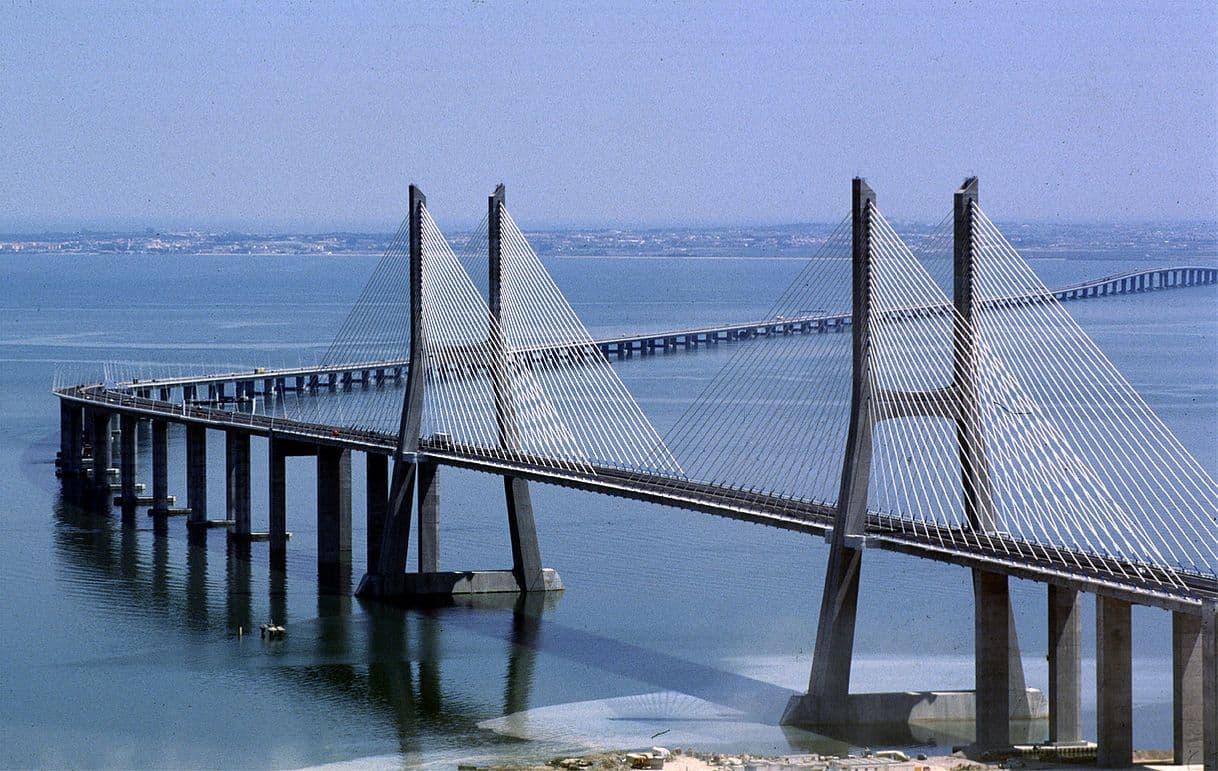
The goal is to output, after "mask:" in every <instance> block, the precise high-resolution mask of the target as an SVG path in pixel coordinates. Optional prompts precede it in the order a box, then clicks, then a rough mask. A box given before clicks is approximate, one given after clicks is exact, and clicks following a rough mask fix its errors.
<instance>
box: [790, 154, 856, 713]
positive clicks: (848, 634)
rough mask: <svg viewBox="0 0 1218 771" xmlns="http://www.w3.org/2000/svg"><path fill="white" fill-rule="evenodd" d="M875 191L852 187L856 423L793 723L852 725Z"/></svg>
mask: <svg viewBox="0 0 1218 771" xmlns="http://www.w3.org/2000/svg"><path fill="white" fill-rule="evenodd" d="M874 206H875V192H874V191H873V190H872V189H871V188H870V187H869V186H868V185H867V182H866V181H865V180H863V179H862V178H859V177H856V178H855V179H854V181H853V183H852V186H851V265H852V269H851V275H852V279H851V304H852V310H851V337H852V340H851V361H852V362H853V372H852V379H851V386H850V424H849V428H848V430H847V434H846V453H845V457H844V458H843V462H842V477H841V487H840V489H839V492H838V499H837V518H836V521H835V523H834V527H833V533H832V535H831V536H830V541H829V563H828V565H827V567H826V569H825V583H824V589H823V591H822V594H821V604H820V617H819V620H818V622H817V626H816V647H815V649H814V651H813V654H812V672H811V674H810V675H809V678H808V693H807V695H805V696H803V697H802V698H796V699H792V701H791V703H790V705H788V707H787V711H786V713H785V714H784V715H783V718H782V722H783V723H784V724H788V725H818V724H833V723H844V722H846V720H845V716H846V715H847V714H848V700H849V695H850V667H851V663H852V660H853V657H854V625H855V617H856V615H857V612H858V593H859V572H860V570H861V568H862V560H863V552H862V543H861V539H862V537H863V529H864V525H865V522H866V516H867V483H868V481H869V479H870V477H871V450H872V447H871V429H872V424H873V422H874V419H873V416H872V414H871V406H872V394H871V377H870V372H869V360H870V356H869V349H870V346H871V340H870V332H869V330H870V326H871V325H870V319H871V223H870V220H871V210H872V208H873V207H874Z"/></svg>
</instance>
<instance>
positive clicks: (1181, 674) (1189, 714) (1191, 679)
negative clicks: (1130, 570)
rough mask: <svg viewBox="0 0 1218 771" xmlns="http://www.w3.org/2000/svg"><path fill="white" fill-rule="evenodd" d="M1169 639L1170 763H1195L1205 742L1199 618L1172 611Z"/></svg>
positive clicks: (1199, 758) (1201, 645) (1202, 665)
mask: <svg viewBox="0 0 1218 771" xmlns="http://www.w3.org/2000/svg"><path fill="white" fill-rule="evenodd" d="M1171 622H1172V623H1171V636H1172V672H1171V674H1172V755H1173V758H1174V759H1173V760H1172V762H1173V763H1175V764H1176V765H1180V766H1183V765H1189V764H1194V763H1198V762H1200V760H1201V757H1202V753H1203V752H1204V743H1205V730H1204V728H1205V714H1204V712H1205V693H1204V691H1205V689H1204V682H1203V679H1202V678H1203V675H1202V670H1203V669H1204V663H1203V659H1204V645H1203V643H1202V634H1201V627H1202V621H1201V617H1200V616H1196V615H1192V614H1190V613H1181V612H1180V611H1175V612H1174V613H1172V617H1171Z"/></svg>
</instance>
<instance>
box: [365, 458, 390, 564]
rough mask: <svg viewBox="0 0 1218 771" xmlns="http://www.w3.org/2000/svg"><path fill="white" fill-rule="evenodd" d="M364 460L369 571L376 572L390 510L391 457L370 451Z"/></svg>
mask: <svg viewBox="0 0 1218 771" xmlns="http://www.w3.org/2000/svg"><path fill="white" fill-rule="evenodd" d="M364 462H365V468H364V476H365V485H364V490H365V492H366V498H365V500H366V504H365V510H364V523H365V527H364V530H365V533H366V534H367V540H368V546H367V548H368V572H369V573H375V572H376V566H377V565H378V564H380V561H381V538H382V537H383V536H384V533H385V517H386V515H387V514H388V511H389V458H388V457H387V456H385V455H375V454H373V453H368V454H367V455H365V461H364Z"/></svg>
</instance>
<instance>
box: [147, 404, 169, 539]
mask: <svg viewBox="0 0 1218 771" xmlns="http://www.w3.org/2000/svg"><path fill="white" fill-rule="evenodd" d="M149 513H150V514H151V515H152V530H153V532H154V533H156V534H157V535H165V534H166V533H167V532H168V531H169V522H168V517H169V424H168V423H167V422H166V421H165V420H163V419H161V418H154V419H153V421H152V510H151V511H150V512H149Z"/></svg>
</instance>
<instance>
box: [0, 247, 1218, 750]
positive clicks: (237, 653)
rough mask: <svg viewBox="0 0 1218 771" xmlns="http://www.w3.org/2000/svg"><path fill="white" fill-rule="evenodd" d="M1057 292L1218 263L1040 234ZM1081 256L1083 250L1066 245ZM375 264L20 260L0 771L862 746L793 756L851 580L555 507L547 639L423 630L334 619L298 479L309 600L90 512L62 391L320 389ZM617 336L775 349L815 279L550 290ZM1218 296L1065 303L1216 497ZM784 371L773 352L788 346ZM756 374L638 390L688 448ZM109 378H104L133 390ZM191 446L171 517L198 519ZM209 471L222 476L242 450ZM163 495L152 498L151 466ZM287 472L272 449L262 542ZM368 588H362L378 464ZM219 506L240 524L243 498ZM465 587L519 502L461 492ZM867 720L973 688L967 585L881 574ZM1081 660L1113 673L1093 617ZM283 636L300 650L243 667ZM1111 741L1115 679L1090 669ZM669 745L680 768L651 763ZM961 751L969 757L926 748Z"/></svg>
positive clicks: (3, 332)
mask: <svg viewBox="0 0 1218 771" xmlns="http://www.w3.org/2000/svg"><path fill="white" fill-rule="evenodd" d="M1024 235H1025V238H1026V240H1028V241H1029V243H1031V244H1032V246H1033V247H1035V248H1029V252H1028V253H1029V254H1030V255H1031V256H1032V257H1033V264H1034V266H1035V267H1036V268H1037V269H1038V271H1040V273H1041V274H1042V276H1043V277H1044V278H1045V280H1046V282H1047V283H1048V284H1050V285H1058V284H1063V283H1067V282H1069V281H1072V280H1077V279H1081V278H1088V277H1094V276H1100V275H1105V274H1109V273H1112V272H1115V271H1118V270H1125V269H1132V268H1135V267H1147V266H1150V265H1168V264H1184V263H1188V264H1197V263H1200V264H1213V263H1214V254H1213V250H1212V249H1211V250H1210V251H1209V252H1208V253H1203V254H1184V255H1181V254H1179V253H1177V252H1175V251H1171V252H1170V253H1168V251H1167V250H1164V249H1160V248H1158V245H1159V244H1160V242H1161V240H1160V239H1159V235H1158V234H1157V233H1156V232H1155V231H1151V230H1148V231H1147V232H1146V234H1145V235H1144V237H1143V239H1142V240H1141V241H1135V242H1134V243H1130V244H1126V245H1124V246H1123V247H1121V248H1119V249H1115V250H1114V249H1105V250H1103V251H1100V250H1093V251H1088V250H1087V249H1086V248H1074V247H1071V248H1068V249H1066V248H1057V247H1055V246H1054V242H1053V240H1052V239H1049V238H1045V239H1042V240H1041V241H1036V240H1035V237H1034V234H1033V235H1027V234H1024ZM1056 235H1060V231H1055V237H1056ZM375 262H376V258H374V257H341V258H340V257H310V258H291V257H271V258H247V257H234V256H225V257H214V256H203V255H198V256H190V257H165V256H155V255H135V256H107V257H90V256H57V255H46V254H41V255H22V256H19V257H18V256H3V257H0V306H2V309H3V317H2V318H3V321H2V322H0V479H2V480H3V491H4V494H3V496H2V497H0V522H3V527H4V531H5V537H4V538H2V539H0V581H2V583H3V587H4V592H3V594H4V608H3V617H2V620H0V630H2V633H3V641H4V648H5V656H4V661H3V664H0V765H3V766H33V765H38V766H48V765H50V766H69V765H70V766H125V767H149V766H207V767H243V766H251V765H257V766H277V767H292V766H302V765H318V764H326V763H342V762H348V761H361V762H365V763H370V764H374V765H402V764H404V765H408V766H414V765H422V764H435V765H437V766H440V767H444V766H451V765H452V764H454V763H456V762H462V761H465V762H476V761H478V760H479V759H486V758H490V757H496V758H503V757H541V758H546V757H549V756H553V755H556V754H561V753H565V752H571V751H574V750H578V749H581V748H587V747H596V746H602V747H633V746H650V745H651V744H655V743H665V744H666V745H669V746H674V745H675V746H698V747H701V748H706V749H713V748H722V749H724V750H732V751H750V752H755V753H763V752H789V751H799V750H806V749H807V750H814V749H834V748H840V747H841V745H835V744H833V743H832V742H826V740H824V739H823V738H820V737H815V736H812V735H809V734H804V733H802V732H798V731H786V730H783V729H781V728H779V727H777V726H776V721H777V718H778V716H779V714H781V710H782V707H783V706H784V705H785V702H786V700H787V698H788V697H789V696H790V695H791V694H792V693H794V692H796V691H800V690H803V689H805V688H806V684H807V683H806V678H807V673H808V670H809V665H810V653H811V644H812V641H813V639H814V637H815V622H816V612H817V606H818V602H819V597H820V584H821V579H822V576H823V574H824V562H825V559H826V555H827V548H826V547H825V546H824V544H823V543H822V542H820V541H819V540H817V539H814V538H811V537H808V536H801V535H797V534H794V533H789V532H783V531H777V530H773V529H769V528H765V527H761V526H756V525H749V524H746V523H740V522H733V521H727V520H722V519H718V518H714V517H709V516H706V515H702V514H695V513H691V512H685V511H676V510H669V509H665V508H662V507H658V506H653V505H648V504H641V503H637V502H632V501H623V500H617V499H609V498H604V497H600V496H592V495H589V494H587V493H581V492H577V491H570V490H564V489H558V488H550V487H543V486H534V492H533V495H534V506H535V509H536V514H537V524H538V530H539V536H540V540H541V548H542V555H543V560H544V562H545V564H546V565H547V566H550V567H554V568H556V569H557V570H558V571H559V573H560V574H561V575H562V577H563V581H564V583H565V585H566V590H565V591H564V592H563V593H562V594H561V595H560V596H557V597H553V598H549V599H547V601H546V602H544V603H540V604H537V605H538V606H537V607H534V606H532V605H531V606H529V607H513V606H512V605H511V603H500V604H499V605H498V606H496V604H495V603H493V602H487V603H482V604H480V605H478V606H476V607H463V608H447V609H433V610H408V611H403V610H396V609H391V608H384V607H379V606H377V605H371V604H365V603H361V602H360V601H357V600H354V599H352V598H351V597H349V596H347V595H344V594H339V595H326V594H319V592H318V589H317V583H316V550H315V543H316V541H315V524H314V522H313V512H314V511H315V508H314V506H315V504H314V498H313V491H314V489H315V488H314V481H313V473H314V470H313V467H312V465H311V462H310V460H309V459H307V458H301V459H289V466H288V476H289V515H288V529H289V530H291V531H292V533H293V537H292V540H291V542H290V544H289V556H288V560H287V565H286V573H284V572H280V571H275V570H272V569H271V566H270V565H269V564H268V559H267V552H266V548H265V547H266V545H265V544H254V545H253V548H252V549H251V551H250V553H249V555H248V556H245V555H243V554H241V553H234V552H230V550H229V549H228V548H227V546H226V543H225V539H224V537H223V534H222V532H221V531H212V533H211V535H210V538H209V540H208V543H207V545H206V547H192V546H190V545H189V544H188V542H187V539H186V536H185V526H184V522H182V521H181V519H175V520H173V521H171V523H170V530H169V535H168V537H166V538H155V537H154V535H153V532H152V525H151V521H149V520H147V518H146V517H144V516H143V515H142V513H141V515H140V517H139V522H138V526H137V527H136V528H135V529H124V528H123V527H122V526H121V523H120V520H119V518H118V517H117V516H116V517H112V518H104V517H103V518H99V517H94V516H90V515H87V514H83V513H81V512H78V511H75V510H74V509H72V507H69V506H65V505H64V504H63V503H62V501H61V500H60V496H59V492H58V490H59V487H58V483H57V481H56V479H55V475H54V466H53V459H54V456H55V452H56V450H57V449H58V421H57V418H58V408H57V404H56V401H55V399H54V398H53V397H52V396H51V394H50V389H51V387H52V385H53V383H54V382H55V381H56V379H57V378H59V379H61V380H63V379H67V380H70V379H75V378H79V377H81V376H82V373H92V374H93V375H97V374H98V373H100V372H103V371H112V372H116V373H117V372H123V373H127V374H131V373H141V372H143V373H154V372H160V373H166V372H173V371H178V370H187V369H196V368H199V367H203V368H215V369H234V370H235V369H251V368H253V367H256V366H267V367H273V366H281V365H286V364H297V363H301V362H305V363H307V362H310V361H315V360H316V359H317V358H318V357H319V356H320V355H321V353H322V352H323V351H324V349H325V347H326V345H327V344H328V342H329V340H330V338H331V337H332V335H333V333H334V330H336V329H337V328H338V327H339V325H340V323H341V322H342V319H343V318H344V315H345V313H346V312H347V310H348V308H349V307H350V305H351V303H352V301H353V299H354V298H355V297H356V295H357V294H358V292H359V290H360V286H361V284H362V282H363V281H364V279H365V278H366V277H367V276H368V275H369V273H370V272H371V270H372V268H373V265H374V264H375ZM547 264H548V266H549V267H550V269H551V271H552V273H553V275H554V277H555V279H556V281H557V282H558V284H559V285H560V286H561V287H562V288H563V289H564V291H565V292H566V293H567V295H568V297H569V298H570V300H571V301H572V303H573V304H574V306H575V308H576V310H577V311H578V312H579V314H580V315H581V317H582V319H583V320H584V322H585V323H586V324H587V326H588V327H589V329H590V330H591V331H592V333H593V334H594V335H596V336H604V335H608V334H611V333H616V332H621V331H626V330H638V329H646V330H652V329H663V328H669V327H682V326H690V325H693V324H699V323H704V322H709V321H721V320H728V319H752V318H757V317H759V316H761V315H763V314H764V313H765V312H766V310H767V309H768V308H769V306H770V302H771V300H772V299H773V298H774V297H775V296H777V294H778V293H779V292H780V291H781V290H782V288H783V287H785V286H786V285H787V283H788V282H789V281H790V280H791V279H792V278H793V277H794V276H795V275H796V273H797V272H798V270H799V269H800V267H801V266H802V263H801V262H800V261H799V260H796V259H792V258H787V257H783V258H768V257H765V256H750V257H733V256H731V255H717V256H714V257H704V258H693V257H682V258H661V257H650V256H648V255H647V254H646V253H644V252H642V251H641V252H640V253H639V254H637V255H635V256H615V257H612V258H609V257H595V256H585V257H561V258H550V259H547ZM1216 307H1218V293H1216V289H1215V288H1214V287H1202V288H1190V289H1177V290H1171V291H1168V292H1162V293H1150V294H1142V295H1136V296H1129V297H1116V298H1107V299H1100V300H1091V301H1084V302H1077V303H1070V304H1069V305H1068V308H1069V310H1070V311H1071V312H1072V313H1073V314H1074V315H1075V317H1076V318H1077V320H1078V321H1079V323H1080V324H1081V325H1082V326H1083V327H1084V328H1085V329H1086V330H1087V331H1088V332H1089V333H1090V334H1091V335H1093V337H1094V338H1095V339H1096V340H1097V341H1098V343H1099V344H1100V346H1101V347H1102V348H1103V350H1104V351H1105V353H1106V354H1107V355H1108V356H1109V357H1110V358H1111V359H1112V360H1113V362H1114V363H1115V364H1116V365H1117V366H1118V368H1119V369H1120V370H1121V371H1122V372H1123V373H1124V374H1125V375H1126V377H1127V378H1129V380H1130V381H1131V382H1132V383H1133V384H1134V385H1135V386H1136V387H1137V388H1138V389H1139V390H1140V392H1141V393H1142V394H1143V395H1144V396H1145V398H1146V399H1147V401H1148V402H1149V403H1150V405H1151V406H1152V407H1153V408H1155V409H1156V410H1157V411H1158V412H1159V414H1160V415H1161V416H1162V417H1163V419H1164V420H1165V421H1166V423H1167V424H1168V425H1169V426H1170V427H1171V428H1172V430H1173V431H1175V432H1176V433H1177V435H1178V436H1179V438H1180V439H1181V441H1182V442H1183V443H1184V444H1185V446H1187V447H1188V448H1190V449H1191V451H1192V452H1193V453H1194V454H1195V455H1196V456H1197V457H1198V459H1199V460H1200V461H1201V462H1202V464H1203V465H1204V466H1205V467H1206V468H1208V469H1210V470H1211V472H1212V473H1213V472H1215V471H1218V438H1216V433H1218V432H1216V431H1215V418H1214V416H1215V414H1218V383H1216V377H1215V373H1216V372H1218V342H1216V341H1218V336H1216V334H1218V332H1216V330H1218V323H1216V319H1215V308H1216ZM762 344H765V343H760V342H758V343H749V345H762ZM728 348H729V346H719V348H718V349H712V350H702V351H699V352H697V353H691V354H688V355H686V354H680V355H673V356H668V357H654V358H646V359H639V358H635V359H631V360H627V361H624V362H620V363H615V367H616V368H617V371H618V373H619V374H620V376H621V378H622V379H623V381H624V382H625V383H626V385H627V386H628V387H629V388H630V390H631V391H632V393H633V394H634V395H635V396H636V398H637V399H638V401H639V403H640V405H641V406H642V408H643V410H644V411H645V412H646V413H647V415H648V416H649V417H650V418H651V420H652V422H653V423H654V424H655V425H656V427H657V429H659V430H660V431H661V433H664V432H665V431H667V430H668V429H669V428H671V426H672V424H673V423H674V422H675V421H676V420H678V419H679V417H680V416H681V415H682V413H683V412H684V409H685V407H686V406H687V405H688V403H689V402H690V400H691V399H693V398H694V397H695V396H696V395H697V393H698V392H699V390H700V387H701V386H702V385H704V384H705V383H706V382H707V381H708V380H709V379H710V378H712V377H713V376H714V375H715V373H716V372H717V371H718V369H719V368H720V367H721V366H722V365H723V363H724V362H725V361H726V360H727V359H728V358H729V357H730V355H731V352H730V350H727V349H728ZM108 368H109V370H108ZM183 440H184V438H183V435H182V434H181V433H179V431H178V430H176V429H172V430H171V433H170V458H171V475H170V492H171V494H176V495H178V496H184V469H183V466H184V463H183V462H182V458H183V455H184V450H183ZM211 441H212V442H213V444H212V446H211V447H210V452H209V456H210V457H211V459H212V464H213V467H214V466H215V464H217V463H222V461H221V459H222V457H223V442H222V438H221V437H218V436H217V437H213V438H212V440H211ZM141 453H142V454H141V458H140V462H141V468H142V470H146V469H147V468H148V456H147V444H145V445H144V446H143V447H142V448H141ZM264 459H265V452H264V449H263V448H262V447H261V443H260V442H257V441H256V442H255V443H254V469H255V474H254V479H253V485H254V487H253V490H254V495H253V505H254V512H255V514H254V517H255V528H256V529H261V528H264V527H265V521H266V519H265V517H266V514H265V512H266V492H265V490H266V485H265V460H264ZM354 465H355V468H354V473H353V477H354V479H355V483H354V496H355V503H354V507H353V508H354V512H355V516H354V521H355V534H354V543H355V549H356V554H355V555H354V559H355V565H356V571H357V575H356V579H358V573H359V571H360V570H361V569H362V566H363V564H364V560H363V546H362V544H363V528H362V493H363V491H362V486H361V484H360V479H361V478H362V458H360V457H359V456H358V455H357V456H356V458H355V461H354ZM210 477H211V478H210V484H211V490H210V492H209V498H211V500H213V501H223V482H222V474H221V473H219V472H218V471H214V473H212V474H211V475H210ZM441 501H442V503H441V521H442V530H441V568H442V569H465V568H489V567H503V566H506V565H509V564H510V551H509V547H508V538H507V529H506V522H505V516H504V511H503V505H502V497H501V493H500V492H499V489H498V486H497V483H496V480H494V479H492V478H489V477H482V476H478V475H473V474H469V473H462V472H456V471H450V470H444V471H443V473H442V475H441ZM865 563H866V566H865V570H864V577H863V584H862V597H861V608H862V610H861V614H860V620H859V623H860V627H859V630H858V634H857V636H856V654H857V655H856V662H855V668H854V672H853V681H852V688H853V690H855V691H871V690H903V689H919V690H922V689H947V688H968V687H971V684H972V663H971V662H972V659H971V656H972V631H971V617H972V599H971V585H970V579H969V574H968V573H967V571H965V570H962V569H959V568H953V567H949V566H946V565H941V564H938V563H932V562H926V561H920V560H915V559H912V558H908V557H903V556H900V555H894V554H885V553H880V552H869V553H868V554H867V557H866V561H865ZM1013 593H1014V597H1015V604H1016V614H1017V623H1018V630H1019V634H1020V639H1021V644H1022V653H1023V657H1024V667H1025V671H1026V674H1027V677H1028V680H1029V685H1032V686H1037V687H1041V688H1045V687H1046V685H1047V683H1046V679H1047V674H1046V667H1045V663H1044V654H1045V636H1046V632H1045V596H1044V595H1045V593H1044V588H1043V587H1042V586H1038V585H1033V584H1027V583H1022V582H1014V584H1013ZM1085 607H1086V617H1085V619H1084V646H1085V647H1084V650H1086V651H1091V650H1092V644H1093V636H1094V635H1093V631H1094V630H1093V620H1092V619H1093V616H1092V605H1091V603H1090V601H1087V602H1086V603H1085ZM272 615H282V617H283V618H284V619H285V621H286V625H287V627H288V635H287V637H286V639H285V640H283V641H281V642H275V643H268V642H266V641H263V640H261V639H259V637H258V635H257V634H256V633H255V634H253V635H249V634H246V635H245V636H244V637H238V634H237V632H238V627H243V628H244V629H245V630H246V631H247V632H248V631H249V630H250V629H251V628H252V626H256V625H257V624H258V623H259V622H261V621H263V620H266V619H268V618H270V617H271V616H272ZM1169 622H1170V619H1169V616H1168V615H1167V614H1166V613H1164V612H1161V611H1156V610H1151V609H1145V608H1135V611H1134V623H1135V631H1134V655H1135V672H1134V702H1135V705H1134V722H1135V725H1134V739H1135V744H1136V746H1139V747H1170V745H1171V705H1170V699H1171V686H1170V658H1169V647H1168V646H1169V640H1170V631H1169V630H1170V626H1169ZM1083 673H1084V713H1085V714H1084V721H1085V725H1086V726H1087V731H1088V732H1089V733H1090V732H1093V731H1094V667H1093V664H1092V662H1091V660H1090V658H1088V659H1087V660H1085V661H1084V667H1083ZM653 737H654V738H653ZM919 738H920V739H921V740H924V741H925V742H927V744H928V745H932V746H933V745H938V746H947V745H950V744H951V743H952V742H953V741H957V740H958V738H959V737H954V736H951V735H947V736H931V735H927V734H923V735H922V736H920V737H919Z"/></svg>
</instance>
